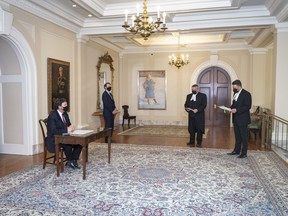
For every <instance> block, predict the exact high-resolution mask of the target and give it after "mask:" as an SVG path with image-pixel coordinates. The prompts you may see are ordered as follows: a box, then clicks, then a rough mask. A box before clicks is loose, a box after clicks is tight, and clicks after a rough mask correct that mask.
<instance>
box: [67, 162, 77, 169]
mask: <svg viewBox="0 0 288 216" xmlns="http://www.w3.org/2000/svg"><path fill="white" fill-rule="evenodd" d="M66 166H68V167H70V168H72V169H76V167H75V165H74V163H73V161H67V163H66Z"/></svg>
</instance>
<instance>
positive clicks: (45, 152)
mask: <svg viewBox="0 0 288 216" xmlns="http://www.w3.org/2000/svg"><path fill="white" fill-rule="evenodd" d="M43 157H44V160H43V169H45V167H46V158H47V149H46V148H45V147H44V156H43Z"/></svg>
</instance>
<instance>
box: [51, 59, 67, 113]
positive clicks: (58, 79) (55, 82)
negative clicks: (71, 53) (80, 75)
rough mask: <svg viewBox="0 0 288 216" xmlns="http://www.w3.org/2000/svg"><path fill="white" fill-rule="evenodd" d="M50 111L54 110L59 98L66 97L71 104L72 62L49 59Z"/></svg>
mask: <svg viewBox="0 0 288 216" xmlns="http://www.w3.org/2000/svg"><path fill="white" fill-rule="evenodd" d="M47 73H48V74H47V80H48V85H47V86H48V97H47V98H48V112H50V111H51V110H53V108H54V107H53V105H54V102H55V100H56V99H57V98H65V99H66V100H67V103H68V109H69V106H70V63H69V62H65V61H61V60H56V59H52V58H48V59H47ZM68 111H69V110H68Z"/></svg>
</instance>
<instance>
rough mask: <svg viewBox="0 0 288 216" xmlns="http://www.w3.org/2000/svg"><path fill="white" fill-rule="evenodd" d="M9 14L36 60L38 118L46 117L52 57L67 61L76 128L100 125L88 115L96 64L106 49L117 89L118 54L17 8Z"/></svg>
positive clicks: (93, 95) (92, 109)
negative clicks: (109, 56) (110, 58)
mask: <svg viewBox="0 0 288 216" xmlns="http://www.w3.org/2000/svg"><path fill="white" fill-rule="evenodd" d="M11 13H13V16H14V19H13V27H14V28H15V29H17V30H18V31H19V32H21V34H22V35H23V37H24V38H25V40H26V41H27V42H28V44H29V46H30V47H31V50H32V52H33V56H34V58H35V62H36V68H37V77H33V79H34V78H35V83H36V88H37V89H36V91H37V100H36V101H37V102H38V103H37V106H38V117H37V119H39V118H45V117H47V116H48V107H47V106H48V104H47V58H53V59H58V60H62V61H67V62H70V113H69V116H70V118H71V121H72V123H73V124H75V125H76V127H81V126H87V125H89V124H92V125H98V126H100V121H99V119H98V118H97V117H92V116H91V114H92V113H93V112H95V111H96V103H97V101H96V95H97V94H96V88H97V81H96V77H97V76H96V65H97V62H98V58H99V57H100V56H102V55H104V54H105V53H106V52H108V53H109V54H110V55H111V56H112V58H113V60H114V62H113V66H114V68H115V74H114V79H115V81H114V87H115V88H116V89H117V88H118V86H119V83H118V80H119V70H118V67H119V55H118V53H116V52H114V51H112V50H110V49H108V48H106V47H103V46H101V45H99V44H98V43H96V42H91V41H90V42H87V40H85V39H86V38H77V35H76V34H75V33H73V32H71V31H68V30H66V29H64V28H61V27H59V26H57V25H54V24H53V23H50V22H47V21H45V20H43V19H39V18H37V17H35V16H33V15H31V14H29V13H26V12H23V11H21V10H18V9H17V8H13V7H12V8H11ZM114 95H115V99H116V101H117V100H118V97H119V94H118V93H117V92H116V91H115V94H114ZM35 114H36V113H35ZM35 123H36V122H35ZM36 124H37V123H36ZM37 129H38V135H39V136H38V140H39V141H38V142H39V143H42V142H43V141H42V137H41V135H40V128H39V127H37ZM11 133H13V131H11ZM33 145H38V143H34V144H33ZM34 149H37V148H34ZM36 151H38V150H36ZM34 153H37V152H34Z"/></svg>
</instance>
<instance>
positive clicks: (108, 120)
mask: <svg viewBox="0 0 288 216" xmlns="http://www.w3.org/2000/svg"><path fill="white" fill-rule="evenodd" d="M104 89H105V91H104V92H103V94H102V101H103V115H104V120H105V128H111V129H112V132H111V137H112V133H113V130H114V116H115V115H116V114H117V113H118V111H117V109H116V106H115V101H114V98H113V95H112V93H111V90H112V86H111V83H109V82H107V83H105V84H104ZM105 142H106V143H108V137H106V138H105Z"/></svg>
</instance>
